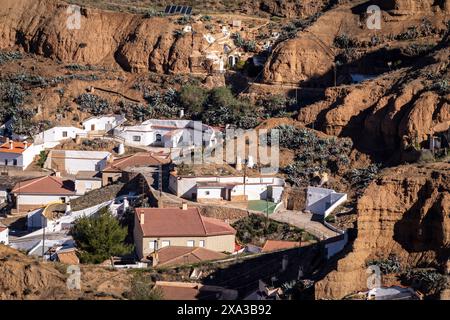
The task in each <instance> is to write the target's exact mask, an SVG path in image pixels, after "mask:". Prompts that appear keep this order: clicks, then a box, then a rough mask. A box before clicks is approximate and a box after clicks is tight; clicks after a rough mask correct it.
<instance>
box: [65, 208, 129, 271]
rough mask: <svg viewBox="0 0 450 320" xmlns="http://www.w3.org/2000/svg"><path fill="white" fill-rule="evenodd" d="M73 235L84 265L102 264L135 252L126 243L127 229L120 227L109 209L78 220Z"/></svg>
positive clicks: (72, 231)
mask: <svg viewBox="0 0 450 320" xmlns="http://www.w3.org/2000/svg"><path fill="white" fill-rule="evenodd" d="M71 234H72V236H73V239H74V240H75V243H76V245H77V248H78V252H79V255H80V260H81V261H82V262H83V263H101V262H103V261H105V260H107V259H109V258H110V257H112V256H116V255H125V254H129V253H131V252H132V250H133V247H132V246H130V245H127V244H125V243H124V240H125V238H126V236H127V234H128V230H127V228H126V227H121V226H120V224H119V221H118V220H117V219H116V218H115V217H114V216H113V215H112V214H111V212H110V211H109V209H108V208H103V209H100V211H99V212H98V213H97V214H96V215H94V216H90V217H81V218H79V219H77V220H76V221H75V223H74V225H73V227H72V229H71Z"/></svg>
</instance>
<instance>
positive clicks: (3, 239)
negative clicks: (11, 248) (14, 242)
mask: <svg viewBox="0 0 450 320" xmlns="http://www.w3.org/2000/svg"><path fill="white" fill-rule="evenodd" d="M8 232H9V230H8V229H5V230H4V231H1V232H0V243H3V244H4V245H8V244H9V235H8Z"/></svg>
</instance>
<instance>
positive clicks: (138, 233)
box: [133, 215, 148, 260]
mask: <svg viewBox="0 0 450 320" xmlns="http://www.w3.org/2000/svg"><path fill="white" fill-rule="evenodd" d="M133 239H134V249H135V251H136V254H137V256H138V257H139V260H141V259H142V258H144V251H143V248H144V237H143V234H142V229H141V226H140V221H139V219H138V217H137V215H134V229H133ZM147 248H148V247H147ZM145 254H147V253H145Z"/></svg>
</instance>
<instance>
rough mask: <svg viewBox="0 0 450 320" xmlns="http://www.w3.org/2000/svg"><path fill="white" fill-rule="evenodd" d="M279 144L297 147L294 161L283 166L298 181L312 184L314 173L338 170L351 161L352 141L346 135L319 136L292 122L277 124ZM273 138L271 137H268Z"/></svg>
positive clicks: (292, 148)
mask: <svg viewBox="0 0 450 320" xmlns="http://www.w3.org/2000/svg"><path fill="white" fill-rule="evenodd" d="M275 129H278V130H279V135H280V146H281V147H283V148H287V149H291V150H295V152H296V158H295V161H294V163H292V164H290V165H288V166H287V167H285V168H283V169H282V170H283V171H284V172H285V173H286V174H287V176H288V179H289V180H290V181H291V182H293V183H294V184H296V185H305V184H309V180H310V179H311V178H312V177H313V175H314V173H316V172H318V171H319V172H320V171H329V172H331V173H338V172H339V171H340V170H341V169H343V168H345V167H347V166H348V165H349V164H350V159H349V154H350V152H351V150H352V146H353V144H352V141H351V140H350V139H347V138H334V137H333V138H319V137H318V136H317V135H316V134H315V133H314V132H313V131H312V130H309V129H298V128H295V127H293V126H289V125H282V126H278V127H276V128H275ZM269 141H270V139H269Z"/></svg>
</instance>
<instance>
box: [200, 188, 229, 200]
mask: <svg viewBox="0 0 450 320" xmlns="http://www.w3.org/2000/svg"><path fill="white" fill-rule="evenodd" d="M208 193H209V194H208ZM222 197H223V188H200V189H197V200H199V201H201V199H208V200H209V199H214V200H217V199H222Z"/></svg>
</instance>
